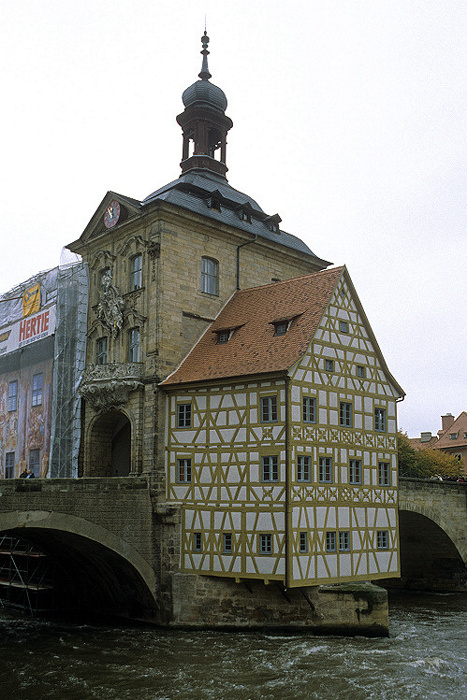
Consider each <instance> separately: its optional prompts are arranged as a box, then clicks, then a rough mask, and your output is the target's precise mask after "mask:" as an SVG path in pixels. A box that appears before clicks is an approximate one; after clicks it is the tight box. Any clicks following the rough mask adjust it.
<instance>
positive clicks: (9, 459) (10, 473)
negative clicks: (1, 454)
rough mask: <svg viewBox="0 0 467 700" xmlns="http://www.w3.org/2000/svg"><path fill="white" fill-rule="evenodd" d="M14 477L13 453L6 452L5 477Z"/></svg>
mask: <svg viewBox="0 0 467 700" xmlns="http://www.w3.org/2000/svg"><path fill="white" fill-rule="evenodd" d="M14 478H15V453H14V452H7V453H6V454H5V479H14Z"/></svg>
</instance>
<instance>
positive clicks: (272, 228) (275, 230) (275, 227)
mask: <svg viewBox="0 0 467 700" xmlns="http://www.w3.org/2000/svg"><path fill="white" fill-rule="evenodd" d="M268 228H269V230H270V231H272V233H279V224H276V223H275V222H274V221H270V222H269V224H268Z"/></svg>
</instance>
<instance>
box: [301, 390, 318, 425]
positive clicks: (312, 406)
mask: <svg viewBox="0 0 467 700" xmlns="http://www.w3.org/2000/svg"><path fill="white" fill-rule="evenodd" d="M316 413H317V411H316V397H315V396H303V397H302V421H303V422H304V423H316Z"/></svg>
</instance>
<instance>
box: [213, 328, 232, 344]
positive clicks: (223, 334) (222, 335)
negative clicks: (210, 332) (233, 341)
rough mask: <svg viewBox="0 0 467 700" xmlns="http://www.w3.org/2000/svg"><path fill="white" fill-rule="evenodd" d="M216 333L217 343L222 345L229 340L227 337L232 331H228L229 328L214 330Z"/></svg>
mask: <svg viewBox="0 0 467 700" xmlns="http://www.w3.org/2000/svg"><path fill="white" fill-rule="evenodd" d="M216 334H217V344H218V345H223V344H224V343H228V342H229V338H230V336H231V335H232V331H230V330H222V331H216Z"/></svg>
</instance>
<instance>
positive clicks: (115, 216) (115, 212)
mask: <svg viewBox="0 0 467 700" xmlns="http://www.w3.org/2000/svg"><path fill="white" fill-rule="evenodd" d="M119 218H120V204H119V203H118V202H117V201H115V199H114V200H113V201H112V202H110V204H109V206H108V207H107V209H106V210H105V214H104V224H105V227H106V228H112V227H113V226H115V224H116V223H117V222H118V220H119Z"/></svg>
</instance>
